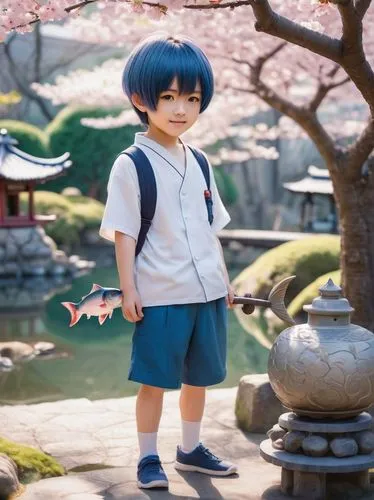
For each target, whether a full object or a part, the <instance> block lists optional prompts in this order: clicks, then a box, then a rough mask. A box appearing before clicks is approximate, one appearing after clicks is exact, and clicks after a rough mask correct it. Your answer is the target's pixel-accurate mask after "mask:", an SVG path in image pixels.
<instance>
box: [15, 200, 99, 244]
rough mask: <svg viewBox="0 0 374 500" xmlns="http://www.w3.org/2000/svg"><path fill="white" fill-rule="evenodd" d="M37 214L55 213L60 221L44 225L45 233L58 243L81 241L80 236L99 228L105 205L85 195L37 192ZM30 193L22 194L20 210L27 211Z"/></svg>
mask: <svg viewBox="0 0 374 500" xmlns="http://www.w3.org/2000/svg"><path fill="white" fill-rule="evenodd" d="M34 200H35V212H36V213H37V214H42V215H47V214H55V215H56V216H57V220H56V221H55V222H51V223H49V224H47V225H46V226H45V231H46V233H47V234H48V236H50V237H51V238H52V239H53V240H54V241H55V242H56V243H57V244H64V245H69V244H75V243H79V242H80V237H81V233H82V232H83V231H84V230H86V229H94V228H97V230H99V226H100V223H101V219H102V216H103V213H104V205H103V204H102V203H100V202H99V201H96V200H93V199H92V198H88V197H85V196H63V195H61V194H58V193H53V192H51V191H36V192H35V193H34ZM27 202H28V196H27V193H22V195H21V210H23V211H25V212H26V210H27Z"/></svg>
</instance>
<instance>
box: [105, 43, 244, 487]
mask: <svg viewBox="0 0 374 500" xmlns="http://www.w3.org/2000/svg"><path fill="white" fill-rule="evenodd" d="M123 87H124V91H125V92H126V94H127V96H128V98H129V100H130V101H131V103H132V105H133V107H134V110H135V111H136V113H137V114H138V116H139V117H140V119H141V121H142V122H143V124H145V125H146V127H147V130H146V132H145V133H137V134H136V137H135V143H134V144H135V146H136V147H137V148H139V149H141V150H142V152H143V153H145V155H146V156H147V158H148V160H149V161H150V163H151V166H152V169H153V172H154V175H155V180H156V185H157V203H156V209H155V214H154V217H153V220H152V224H151V226H150V228H149V231H148V233H147V237H146V240H145V243H144V245H143V247H142V250H141V252H140V253H139V254H138V255H137V256H136V258H135V250H136V244H137V240H138V235H139V230H140V227H141V216H140V188H139V180H138V177H137V172H136V169H135V165H134V163H133V161H132V160H131V159H130V158H129V157H128V156H127V155H126V154H122V155H120V156H119V157H118V158H117V160H116V161H115V163H114V165H113V168H112V171H111V174H110V178H109V183H108V199H107V203H106V207H105V213H104V217H103V221H102V225H101V229H100V234H101V235H102V236H103V237H105V238H108V239H110V240H112V241H114V242H115V250H116V259H117V266H118V272H119V278H120V287H121V290H122V292H123V302H122V311H123V315H124V317H125V318H126V319H127V320H128V321H131V322H135V323H136V326H135V332H134V336H133V350H132V356H131V367H130V372H129V379H130V380H134V381H136V382H140V383H141V384H142V385H141V387H140V390H139V393H138V397H137V406H136V419H137V429H138V439H139V449H140V456H139V462H138V486H139V487H140V488H154V487H168V480H167V477H166V474H165V472H164V470H163V468H162V465H161V462H160V459H159V456H158V452H157V431H158V426H159V422H160V418H161V412H162V402H163V393H164V390H165V389H177V388H180V387H181V385H182V389H181V394H180V412H181V418H182V443H181V446H178V447H177V457H176V463H175V467H176V468H177V469H181V470H185V471H198V472H202V473H208V474H214V475H220V476H225V475H230V474H233V473H235V472H237V467H236V466H235V465H233V464H231V463H227V462H224V461H223V460H221V459H219V458H218V457H216V456H215V455H213V454H212V453H211V452H210V451H209V450H208V449H207V448H205V447H204V446H203V445H202V444H201V443H200V424H201V420H202V416H203V411H204V405H205V391H206V387H207V386H209V385H214V384H217V383H219V382H221V381H222V380H224V378H225V375H226V328H227V305H231V304H232V301H233V297H234V293H233V290H232V288H231V286H230V284H229V278H228V274H227V270H226V267H225V264H224V261H223V252H222V248H221V246H220V243H219V241H218V238H217V237H216V235H215V233H216V232H217V231H219V230H220V229H222V228H223V227H224V226H226V224H227V223H228V222H229V221H230V217H229V215H228V213H227V211H226V210H225V208H224V206H223V204H222V202H221V200H220V197H219V194H218V191H217V187H216V185H215V182H214V177H213V172H212V169H211V167H210V166H209V173H210V184H211V199H212V201H213V208H212V212H213V222H212V224H211V225H210V222H209V220H208V211H207V203H206V195H207V193H208V195H209V191H207V183H206V180H205V178H204V175H203V172H202V169H201V167H200V166H199V163H198V161H197V159H196V158H195V156H194V154H193V153H192V151H191V150H190V149H189V147H188V146H187V145H185V144H184V143H183V142H182V140H181V139H180V138H179V136H180V135H181V134H182V133H183V132H186V130H188V129H189V128H190V127H191V126H192V125H193V124H194V123H195V121H196V120H197V118H198V116H199V114H200V113H202V112H203V111H204V110H205V109H206V108H207V106H208V104H209V102H210V100H211V98H212V95H213V73H212V69H211V66H210V63H209V61H208V60H207V58H206V56H205V54H204V53H203V52H202V51H201V50H200V49H199V48H198V47H197V46H196V45H194V44H193V43H192V42H191V41H189V40H187V39H181V38H178V39H176V38H173V37H167V36H157V37H150V38H148V39H146V40H145V41H143V42H142V43H141V44H140V45H139V46H137V47H136V48H135V49H134V51H133V52H132V53H131V55H130V57H129V59H128V61H127V63H126V66H125V69H124V74H123ZM210 221H211V220H210Z"/></svg>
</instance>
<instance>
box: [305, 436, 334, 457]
mask: <svg viewBox="0 0 374 500" xmlns="http://www.w3.org/2000/svg"><path fill="white" fill-rule="evenodd" d="M302 449H303V451H304V453H305V455H309V456H310V457H324V456H325V455H326V454H327V452H328V451H329V442H328V441H327V439H325V438H324V437H322V436H308V437H306V438H305V439H304V440H303V442H302Z"/></svg>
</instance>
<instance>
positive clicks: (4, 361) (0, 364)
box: [0, 356, 14, 491]
mask: <svg viewBox="0 0 374 500" xmlns="http://www.w3.org/2000/svg"><path fill="white" fill-rule="evenodd" d="M13 368H14V364H13V361H12V360H11V359H10V358H6V357H5V356H0V371H2V372H10V371H11V370H13ZM0 491H1V490H0Z"/></svg>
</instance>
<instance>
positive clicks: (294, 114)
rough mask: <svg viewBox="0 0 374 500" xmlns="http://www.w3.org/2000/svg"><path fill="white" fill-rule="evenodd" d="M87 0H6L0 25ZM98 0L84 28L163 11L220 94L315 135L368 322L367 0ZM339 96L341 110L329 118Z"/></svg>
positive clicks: (373, 213)
mask: <svg viewBox="0 0 374 500" xmlns="http://www.w3.org/2000/svg"><path fill="white" fill-rule="evenodd" d="M92 3H96V2H95V1H94V0H91V1H89V0H87V1H81V2H79V1H76V2H73V1H71V0H62V1H56V0H53V1H52V0H49V1H47V2H36V1H34V0H27V1H22V2H21V0H19V1H16V0H8V2H6V6H5V8H3V14H2V16H1V17H0V25H2V30H3V35H4V33H5V32H6V31H8V30H10V29H18V30H21V31H22V30H29V29H30V28H31V27H32V24H33V23H35V22H37V21H39V20H41V21H46V20H51V19H58V18H59V19H61V18H63V17H67V16H71V15H76V14H77V13H78V12H79V11H80V10H82V8H83V7H85V6H86V5H88V4H92ZM98 5H99V7H100V8H99V9H98V10H97V11H95V12H94V13H93V14H91V15H89V16H88V17H87V18H86V19H83V18H81V19H80V20H79V21H78V20H77V19H73V20H72V22H73V23H76V26H77V31H78V30H79V29H80V30H81V33H82V36H85V37H87V36H89V33H91V34H92V36H93V37H95V41H96V42H97V41H98V40H99V39H101V40H102V41H103V42H105V43H108V42H109V43H124V42H128V41H132V40H133V36H134V34H135V33H138V35H140V34H141V35H143V34H144V33H145V32H147V31H149V30H150V26H149V25H147V23H145V22H144V20H143V19H144V16H147V18H151V19H155V18H162V19H163V21H162V23H165V27H167V26H170V25H173V23H174V29H173V31H174V32H175V31H176V29H177V28H178V30H179V29H180V28H182V29H180V31H181V32H182V33H191V34H193V38H194V39H196V40H197V41H198V42H199V43H200V44H201V45H202V46H203V48H204V49H205V50H206V51H207V53H208V55H209V56H210V58H212V59H214V65H215V69H216V74H217V75H218V77H217V88H218V90H219V91H221V92H222V94H223V95H224V94H225V92H228V93H229V95H232V96H234V97H235V98H237V99H240V98H242V97H243V96H244V97H246V98H247V101H246V102H248V103H252V102H253V98H256V99H257V102H262V103H266V104H267V105H268V106H270V107H272V108H274V109H276V110H277V111H279V112H280V113H282V114H283V115H284V116H286V117H287V118H288V119H290V120H292V121H293V122H295V123H296V124H298V125H299V127H300V128H301V129H302V130H303V131H304V133H305V134H306V135H307V136H308V137H309V138H310V139H311V140H312V141H313V142H314V144H315V145H316V147H317V149H318V151H319V153H320V155H321V157H322V158H323V160H324V162H325V164H326V166H327V168H328V169H329V172H330V176H331V179H332V182H333V186H334V195H335V200H336V203H337V207H338V210H339V216H340V227H341V267H342V274H343V277H342V281H343V287H344V291H345V294H346V295H347V296H348V298H349V300H350V301H351V304H352V305H353V307H354V308H355V310H356V311H355V315H354V320H355V321H356V322H358V323H360V324H362V325H364V326H367V327H369V328H370V329H372V330H374V305H373V296H374V280H373V278H374V176H373V175H372V169H373V166H374V157H373V154H372V153H373V148H374V72H373V69H372V67H373V63H374V47H373V45H374V36H373V31H372V29H371V31H370V27H372V26H373V22H374V8H373V6H372V2H371V0H299V1H298V2H297V3H296V2H294V1H293V0H236V1H230V0H226V1H225V0H211V1H210V2H209V3H208V2H206V1H204V0H201V1H199V0H196V1H195V2H191V1H190V0H185V1H182V0H166V1H160V2H150V1H143V2H141V0H134V1H131V2H130V1H120V0H117V1H107V2H100V4H98ZM135 14H141V16H140V17H139V16H136V15H135ZM129 15H130V20H131V22H129ZM125 19H127V21H124V20H125ZM126 22H127V24H126ZM168 23H170V24H169V25H168ZM150 24H151V23H150ZM79 26H80V28H79ZM152 29H154V26H152ZM135 37H136V36H135ZM86 39H87V38H86ZM240 96H241V97H240ZM242 102H243V106H245V104H244V101H242ZM354 103H356V107H354V108H352V107H351V106H350V105H353V104H354ZM358 103H360V104H361V106H360V107H357V104H358ZM337 104H339V106H340V108H341V114H340V115H338V116H337V117H336V113H334V111H336V107H337ZM249 106H252V104H249ZM334 108H335V110H334ZM352 110H353V111H352ZM355 113H356V114H357V116H356V115H355ZM249 114H250V113H249ZM334 115H335V120H334ZM344 136H345V139H344V140H343V141H342V139H341V138H342V137H344Z"/></svg>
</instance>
